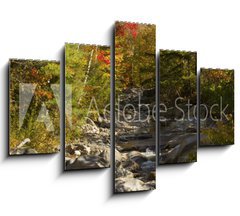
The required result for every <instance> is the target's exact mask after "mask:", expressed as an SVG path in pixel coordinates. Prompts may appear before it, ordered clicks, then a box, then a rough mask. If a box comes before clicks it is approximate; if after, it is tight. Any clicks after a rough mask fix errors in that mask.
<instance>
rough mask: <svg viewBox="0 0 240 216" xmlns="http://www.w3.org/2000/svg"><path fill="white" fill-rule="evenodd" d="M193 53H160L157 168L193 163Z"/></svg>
mask: <svg viewBox="0 0 240 216" xmlns="http://www.w3.org/2000/svg"><path fill="white" fill-rule="evenodd" d="M196 68H197V53H196V52H187V51H177V50H160V107H159V109H160V130H159V134H160V140H159V164H167V163H187V162H195V161H196V159H197V118H196V105H197V84H196V83H197V77H196V72H197V71H196Z"/></svg>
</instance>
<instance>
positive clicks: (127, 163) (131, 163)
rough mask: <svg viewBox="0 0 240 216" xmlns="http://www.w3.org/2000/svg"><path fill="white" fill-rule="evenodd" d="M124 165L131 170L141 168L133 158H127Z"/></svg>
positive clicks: (135, 170)
mask: <svg viewBox="0 0 240 216" xmlns="http://www.w3.org/2000/svg"><path fill="white" fill-rule="evenodd" d="M123 167H124V168H125V169H127V170H129V171H130V172H133V173H134V172H138V171H139V169H140V166H139V164H137V163H136V162H135V161H133V160H127V161H125V162H124V163H123Z"/></svg>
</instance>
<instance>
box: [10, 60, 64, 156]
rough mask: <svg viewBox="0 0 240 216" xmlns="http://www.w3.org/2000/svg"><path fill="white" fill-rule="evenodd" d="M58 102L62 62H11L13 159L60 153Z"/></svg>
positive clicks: (11, 137)
mask: <svg viewBox="0 0 240 216" xmlns="http://www.w3.org/2000/svg"><path fill="white" fill-rule="evenodd" d="M59 100H60V63H59V62H56V61H40V60H20V59H10V61H9V135H10V137H9V154H10V155H24V154H48V153H55V152H58V151H59V149H60V148H59V146H60V111H59Z"/></svg>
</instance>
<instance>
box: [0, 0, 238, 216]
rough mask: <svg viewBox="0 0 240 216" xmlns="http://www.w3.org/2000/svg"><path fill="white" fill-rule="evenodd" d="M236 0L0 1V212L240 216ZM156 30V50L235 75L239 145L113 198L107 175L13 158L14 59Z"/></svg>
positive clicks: (46, 160) (57, 162)
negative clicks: (117, 32) (118, 26)
mask: <svg viewBox="0 0 240 216" xmlns="http://www.w3.org/2000/svg"><path fill="white" fill-rule="evenodd" d="M237 3H238V1H237V0H236V1H233V0H228V1H221V0H217V1H210V0H207V1H204V0H201V1H198V2H196V1H193V0H189V1H187V0H181V1H180V0H176V1H173V0H166V1H160V0H156V1H153V0H144V1H140V0H138V1H133V0H127V1H125V0H119V1H114V0H109V1H104V0H101V1H99V0H96V1H91V0H85V1H81V0H76V1H71V0H68V1H60V0H58V1H50V0H41V1H33V0H29V1H26V0H23V1H17V0H15V1H13V0H7V1H6V0H4V1H3V0H1V1H0V27H1V33H0V75H1V77H0V81H1V84H0V104H1V107H0V120H1V121H0V127H1V130H0V138H1V141H0V215H26V216H27V215H36V216H37V215H41V216H42V215H60V214H61V215H63V214H64V215H86V214H89V215H94V214H95V215H99V214H101V215H114V216H115V215H163V216H166V215H196V216H198V215H200V216H205V215H218V216H219V215H231V216H234V215H238V216H239V215H240V204H239V200H240V169H239V167H240V145H239V143H238V141H239V135H240V133H239V129H240V128H239V121H240V116H239V112H238V111H239V109H238V106H239V96H240V94H239V93H240V92H239V91H240V88H239V86H238V85H239V81H240V75H239V71H240V57H239V56H240V54H239V52H240V32H239V21H240V11H239V9H240V6H239V5H238V4H237ZM116 20H123V21H136V22H148V23H154V24H156V25H157V48H158V49H160V48H161V49H180V50H181V49H183V50H192V51H197V52H198V70H199V68H200V67H203V66H204V67H221V68H234V69H235V85H236V87H235V111H236V112H235V117H236V118H235V126H236V127H235V132H236V135H235V145H234V146H229V147H224V148H210V149H209V148H208V149H199V151H198V162H197V163H194V164H188V165H171V166H169V165H168V166H161V167H158V168H157V190H155V191H152V192H146V193H132V194H122V195H112V190H111V189H112V188H111V185H112V184H111V169H105V170H94V171H92V170H91V171H78V172H68V173H63V172H62V159H61V157H62V155H61V154H57V155H47V156H36V157H33V156H29V157H13V158H10V157H7V155H6V149H7V145H8V143H7V69H6V66H7V62H8V58H31V59H57V60H60V56H61V55H60V53H61V49H62V48H63V46H64V43H65V42H79V43H97V44H98V43H99V44H110V39H111V37H112V36H111V29H112V26H113V23H114V21H116Z"/></svg>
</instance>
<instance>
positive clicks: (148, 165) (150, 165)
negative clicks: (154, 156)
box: [141, 161, 156, 172]
mask: <svg viewBox="0 0 240 216" xmlns="http://www.w3.org/2000/svg"><path fill="white" fill-rule="evenodd" d="M141 169H142V170H143V171H145V172H150V171H154V170H155V169H156V164H155V162H153V161H146V162H143V163H142V165H141Z"/></svg>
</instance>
